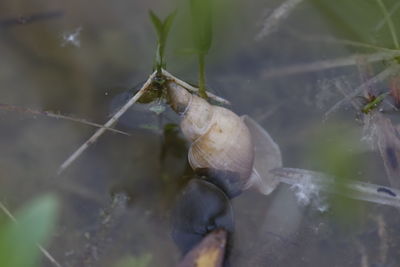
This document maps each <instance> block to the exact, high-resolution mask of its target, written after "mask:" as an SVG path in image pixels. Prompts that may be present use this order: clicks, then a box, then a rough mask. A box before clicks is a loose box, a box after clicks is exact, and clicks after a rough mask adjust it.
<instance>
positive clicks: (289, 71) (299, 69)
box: [261, 50, 400, 79]
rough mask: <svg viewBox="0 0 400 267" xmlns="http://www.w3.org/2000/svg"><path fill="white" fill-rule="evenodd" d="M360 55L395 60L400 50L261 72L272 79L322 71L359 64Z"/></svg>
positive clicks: (379, 59)
mask: <svg viewBox="0 0 400 267" xmlns="http://www.w3.org/2000/svg"><path fill="white" fill-rule="evenodd" d="M360 56H361V57H364V58H365V61H366V62H376V61H384V60H393V58H394V57H396V56H400V51H395V50H393V52H377V53H374V54H368V55H352V56H349V57H343V58H336V59H328V60H321V61H315V62H312V63H305V64H297V65H292V66H288V67H283V68H277V69H272V70H266V71H264V72H262V73H261V78H263V79H270V78H275V77H281V76H286V75H293V74H300V73H307V72H313V71H322V70H326V69H332V68H338V67H347V66H353V65H357V64H358V62H359V61H358V59H359V57H360Z"/></svg>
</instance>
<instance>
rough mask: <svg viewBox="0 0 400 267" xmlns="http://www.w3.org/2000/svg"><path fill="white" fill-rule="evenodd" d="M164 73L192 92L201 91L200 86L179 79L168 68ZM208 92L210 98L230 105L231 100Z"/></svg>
mask: <svg viewBox="0 0 400 267" xmlns="http://www.w3.org/2000/svg"><path fill="white" fill-rule="evenodd" d="M162 74H163V75H164V76H165V77H166V78H167V79H169V80H172V81H174V82H175V83H177V84H179V85H180V86H182V87H184V88H186V89H187V90H188V91H190V92H192V93H198V92H199V89H198V88H196V87H194V86H191V85H190V84H188V83H187V82H184V81H182V80H180V79H178V78H177V77H175V76H174V75H172V74H171V73H169V72H168V71H166V70H164V69H163V70H162ZM206 93H207V96H208V97H209V98H211V99H212V100H214V101H217V102H219V103H221V104H225V105H230V102H229V101H228V100H226V99H224V98H222V97H219V96H216V95H214V94H213V93H210V92H206Z"/></svg>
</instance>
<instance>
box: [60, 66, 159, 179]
mask: <svg viewBox="0 0 400 267" xmlns="http://www.w3.org/2000/svg"><path fill="white" fill-rule="evenodd" d="M156 73H157V72H153V73H152V74H151V75H150V77H149V78H148V79H147V81H146V82H145V83H144V84H143V86H142V88H140V90H139V91H138V92H137V93H136V94H135V95H134V96H133V97H132V98H131V99H129V101H128V102H127V103H126V104H125V105H123V106H122V107H121V108H120V109H119V110H118V111H117V112H116V113H115V114H114V115H113V116H112V117H111V118H110V119H109V120H108V121H107V122H106V124H104V126H103V128H100V129H98V130H97V131H96V132H95V133H94V134H93V135H92V137H90V138H89V139H88V140H87V141H86V142H85V143H83V144H82V145H81V146H80V147H79V148H78V149H77V150H76V151H75V152H74V153H73V154H72V155H71V156H70V157H69V158H68V159H67V160H65V161H64V162H63V163H62V164H61V166H60V168H58V171H57V174H58V175H60V174H61V173H62V172H63V171H65V170H66V169H67V168H68V167H69V166H70V165H71V164H72V163H73V162H74V161H75V160H76V159H77V158H78V157H79V156H80V155H81V154H82V153H83V152H84V151H85V150H86V149H87V148H88V147H89V146H90V145H91V144H93V143H94V142H96V141H97V139H98V138H99V137H100V136H102V135H103V133H104V132H105V131H106V129H107V128H110V127H111V126H112V125H114V124H115V123H116V122H117V121H118V119H119V118H120V117H121V116H122V115H123V114H124V113H125V112H126V111H127V110H128V109H129V108H130V107H131V106H132V105H133V104H134V103H135V102H136V101H137V100H138V99H139V98H140V97H141V96H142V95H143V94H144V93H145V91H147V89H148V88H149V87H150V86H151V83H152V81H153V78H154V77H155V75H156Z"/></svg>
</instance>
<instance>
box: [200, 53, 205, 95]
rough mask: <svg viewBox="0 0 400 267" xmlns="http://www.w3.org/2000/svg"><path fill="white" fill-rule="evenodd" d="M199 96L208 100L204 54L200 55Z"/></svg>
mask: <svg viewBox="0 0 400 267" xmlns="http://www.w3.org/2000/svg"><path fill="white" fill-rule="evenodd" d="M199 95H200V96H201V97H202V98H204V99H207V93H206V70H205V56H204V54H203V53H200V54H199Z"/></svg>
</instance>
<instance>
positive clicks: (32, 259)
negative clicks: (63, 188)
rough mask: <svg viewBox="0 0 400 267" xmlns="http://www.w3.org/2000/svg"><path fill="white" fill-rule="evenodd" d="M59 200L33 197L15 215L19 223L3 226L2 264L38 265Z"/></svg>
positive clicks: (11, 266)
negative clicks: (42, 246) (41, 248)
mask: <svg viewBox="0 0 400 267" xmlns="http://www.w3.org/2000/svg"><path fill="white" fill-rule="evenodd" d="M56 211H57V201H56V199H55V198H54V197H52V196H44V197H41V198H39V199H36V200H34V201H33V202H31V203H29V204H28V205H27V206H25V207H24V208H23V209H22V210H20V211H19V212H18V213H17V214H16V220H17V223H15V222H13V221H11V220H8V221H7V222H6V223H3V224H2V225H0V266H7V267H30V266H37V263H38V259H39V256H40V253H41V252H40V250H39V248H38V247H37V244H38V243H40V244H43V242H45V241H46V240H47V239H48V238H49V235H50V234H51V232H52V231H53V226H54V223H55V219H56Z"/></svg>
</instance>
